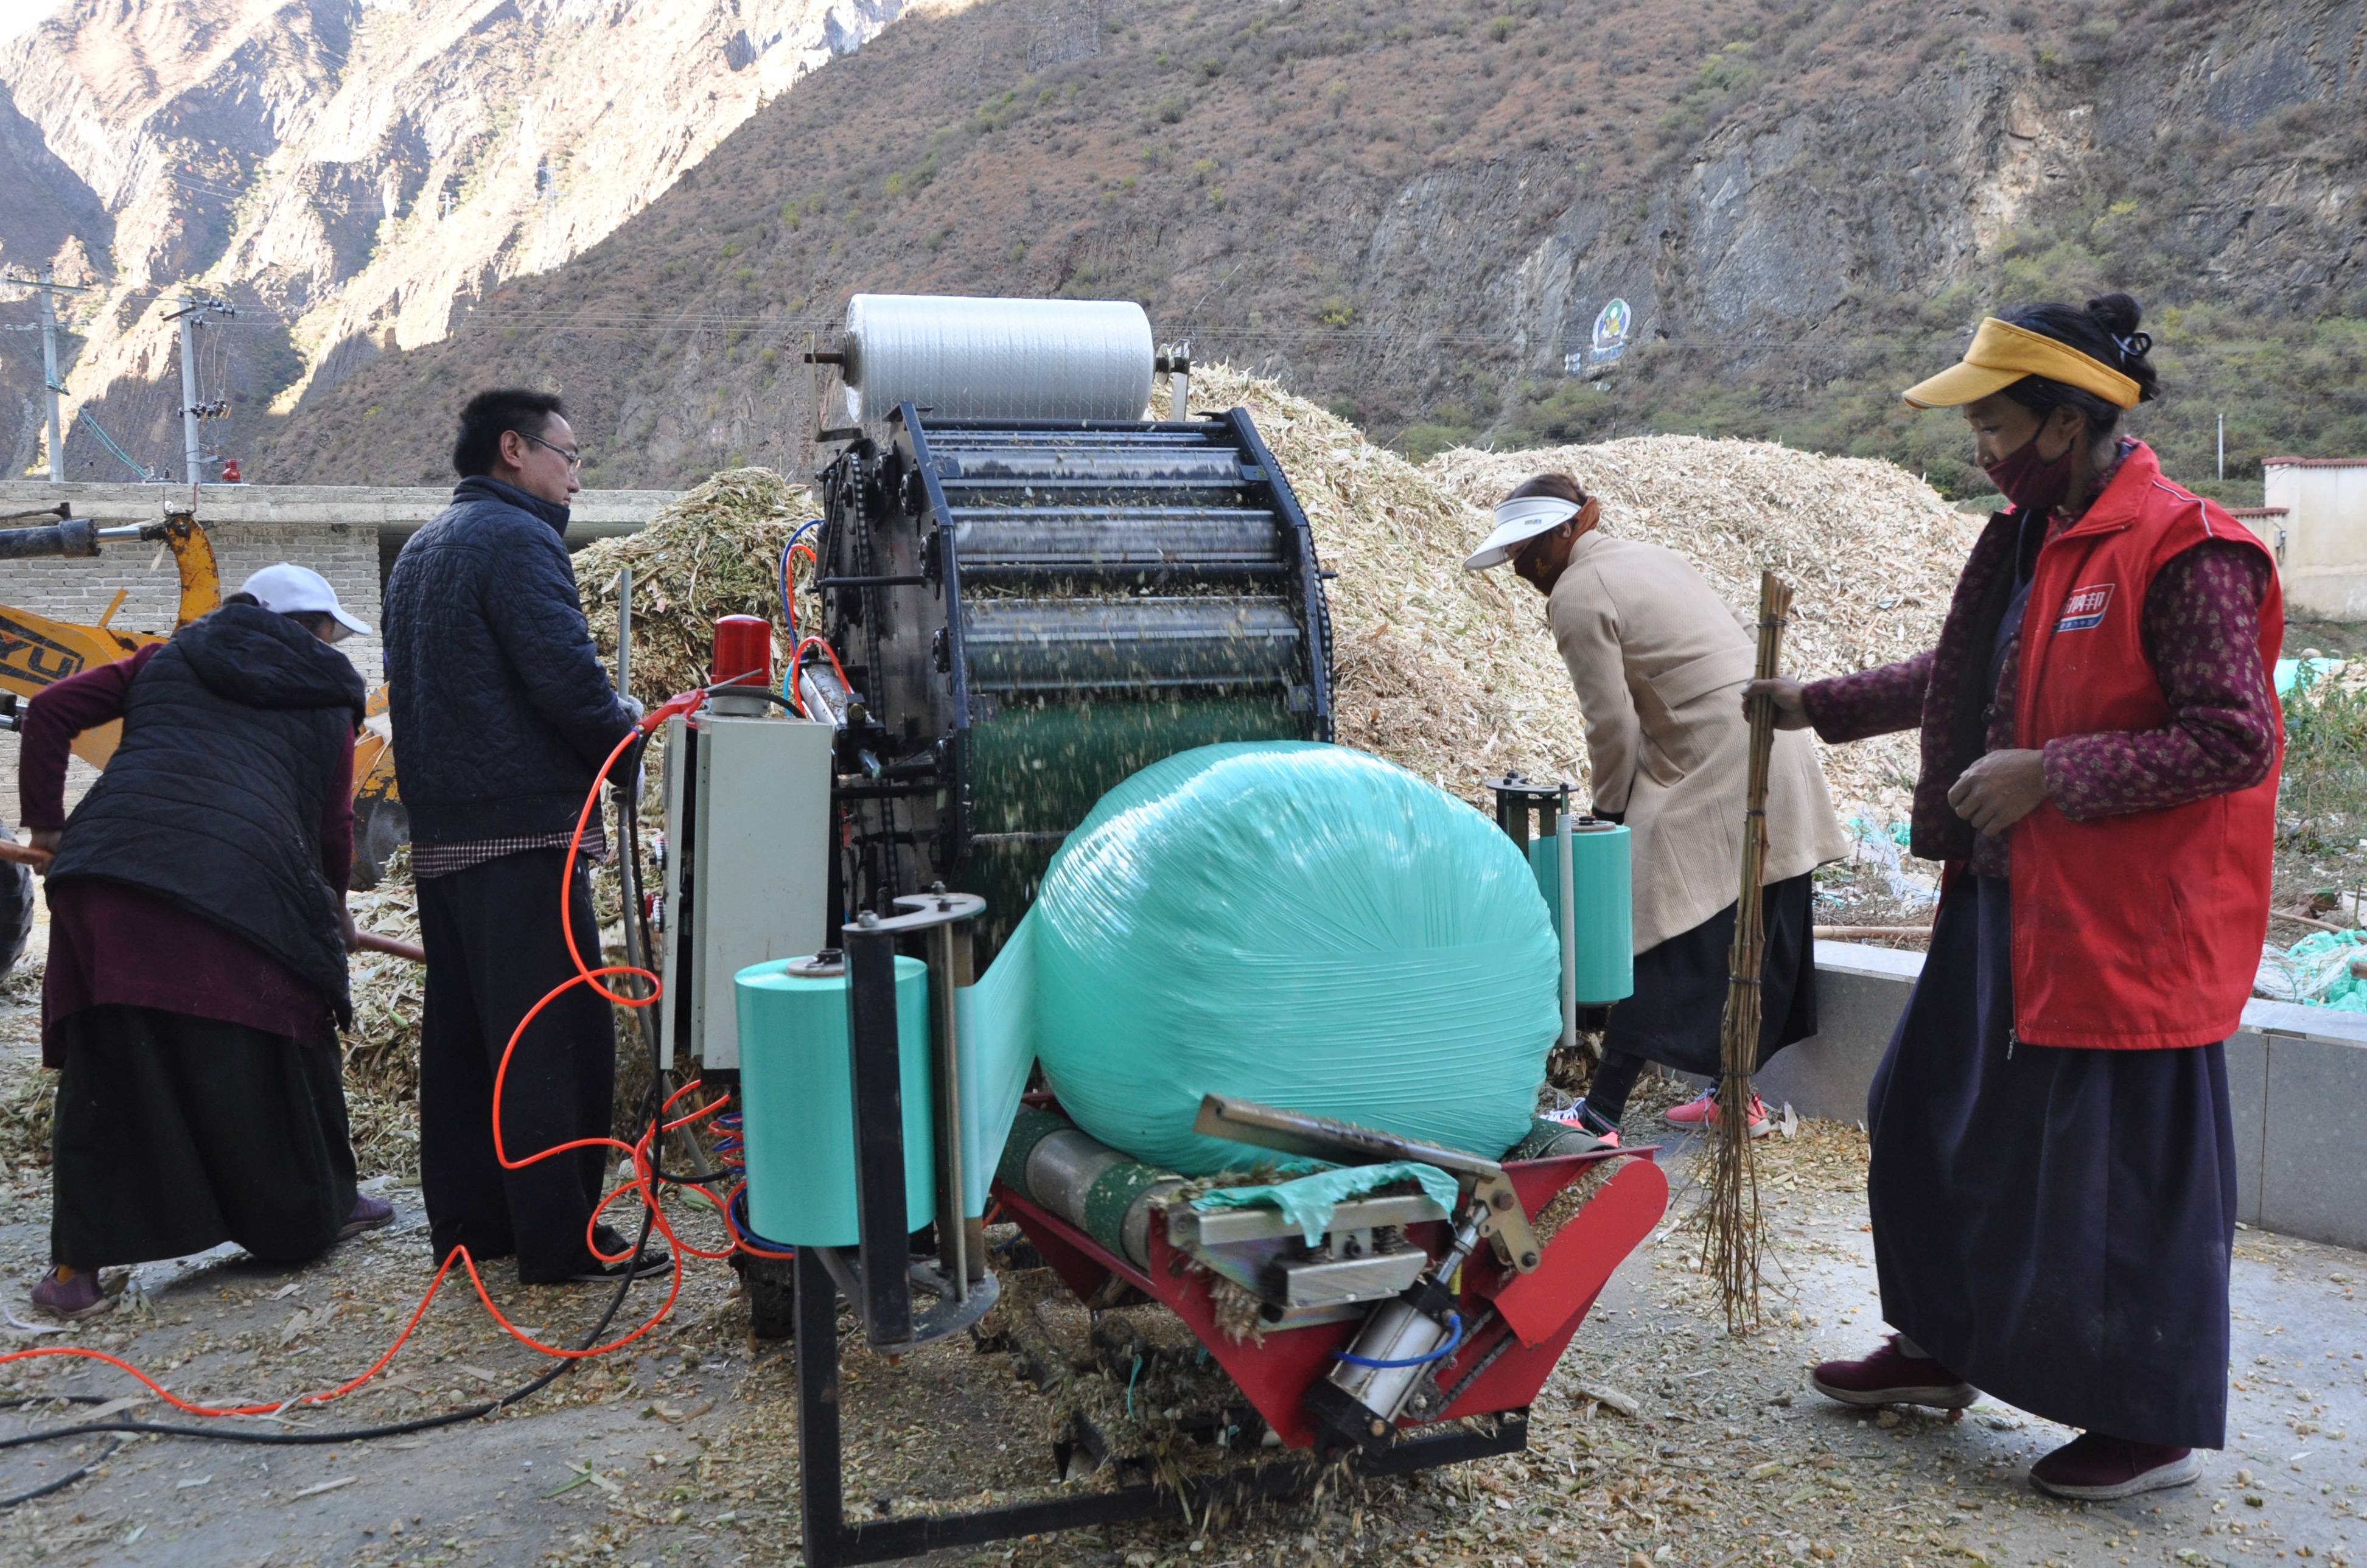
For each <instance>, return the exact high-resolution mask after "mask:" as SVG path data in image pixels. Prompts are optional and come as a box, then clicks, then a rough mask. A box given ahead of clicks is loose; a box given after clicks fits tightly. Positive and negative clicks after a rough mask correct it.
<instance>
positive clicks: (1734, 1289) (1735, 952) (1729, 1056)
mask: <svg viewBox="0 0 2367 1568" xmlns="http://www.w3.org/2000/svg"><path fill="white" fill-rule="evenodd" d="M1791 611H1792V589H1791V585H1790V584H1789V583H1787V582H1785V581H1784V580H1783V579H1781V578H1779V577H1777V576H1776V575H1775V574H1774V573H1773V572H1772V571H1766V572H1761V573H1760V576H1759V667H1758V675H1759V678H1760V679H1761V680H1762V681H1763V680H1767V679H1770V678H1771V677H1772V676H1773V675H1774V674H1775V671H1776V668H1777V666H1778V664H1779V663H1780V661H1781V657H1782V653H1783V646H1784V621H1785V619H1786V618H1787V617H1788V616H1789V615H1790V614H1791ZM1774 745H1775V707H1774V705H1773V704H1772V703H1770V702H1769V701H1768V700H1767V699H1766V698H1764V697H1753V698H1752V699H1751V700H1750V773H1749V775H1748V781H1747V783H1746V784H1745V790H1746V802H1747V803H1746V806H1745V807H1744V811H1743V818H1742V886H1741V888H1740V890H1739V892H1738V894H1737V896H1736V898H1735V905H1734V946H1733V948H1732V949H1731V950H1730V952H1729V953H1727V987H1726V1019H1725V1024H1724V1027H1723V1029H1722V1030H1721V1032H1720V1042H1719V1043H1720V1054H1719V1063H1718V1066H1719V1073H1718V1087H1717V1125H1716V1128H1715V1129H1714V1136H1713V1138H1712V1140H1711V1143H1710V1151H1709V1153H1710V1179H1709V1200H1708V1202H1707V1205H1706V1207H1705V1208H1704V1213H1703V1218H1702V1260H1701V1261H1702V1272H1703V1273H1704V1274H1708V1275H1710V1276H1711V1277H1712V1278H1714V1279H1716V1280H1717V1285H1718V1293H1719V1295H1720V1296H1721V1297H1722V1298H1723V1300H1724V1302H1725V1305H1726V1326H1727V1332H1729V1333H1733V1334H1744V1333H1748V1332H1750V1330H1752V1329H1755V1328H1757V1327H1758V1326H1759V1243H1760V1236H1761V1215H1760V1212H1759V1169H1758V1164H1757V1161H1756V1158H1755V1156H1753V1154H1752V1151H1751V1145H1750V1075H1751V1073H1752V1072H1753V1071H1754V1070H1756V1069H1757V1067H1758V1066H1759V1028H1760V999H1759V971H1760V966H1761V959H1762V958H1763V957H1764V955H1765V953H1766V951H1767V929H1766V923H1765V898H1764V893H1763V890H1762V888H1761V872H1762V871H1764V870H1765V868H1766V864H1767V766H1768V760H1769V757H1770V755H1771V753H1772V751H1773V750H1774Z"/></svg>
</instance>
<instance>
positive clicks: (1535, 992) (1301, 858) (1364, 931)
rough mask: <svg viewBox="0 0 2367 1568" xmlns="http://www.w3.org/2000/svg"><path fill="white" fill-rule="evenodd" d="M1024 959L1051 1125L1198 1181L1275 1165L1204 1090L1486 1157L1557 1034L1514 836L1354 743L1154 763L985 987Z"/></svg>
mask: <svg viewBox="0 0 2367 1568" xmlns="http://www.w3.org/2000/svg"><path fill="white" fill-rule="evenodd" d="M1013 949H1025V960H1024V961H1025V963H1027V964H1032V966H1033V969H1034V971H1035V981H1036V984H1035V1007H1034V1014H1035V1025H1034V1034H1035V1045H1036V1052H1037V1054H1038V1055H1039V1057H1040V1059H1041V1061H1042V1063H1043V1066H1044V1071H1045V1075H1046V1077H1047V1078H1048V1080H1049V1081H1050V1083H1051V1086H1052V1088H1053V1089H1054V1090H1055V1092H1057V1093H1058V1095H1059V1100H1060V1104H1061V1107H1062V1109H1064V1110H1065V1111H1067V1112H1068V1113H1069V1115H1070V1117H1071V1118H1073V1119H1074V1120H1075V1122H1076V1123H1077V1125H1078V1126H1079V1127H1081V1128H1082V1129H1083V1130H1084V1131H1085V1132H1087V1133H1089V1134H1092V1135H1093V1137H1095V1138H1097V1139H1099V1140H1101V1141H1102V1142H1103V1143H1104V1144H1107V1145H1110V1146H1111V1147H1112V1148H1115V1149H1118V1150H1122V1151H1124V1152H1125V1153H1127V1154H1129V1155H1131V1156H1134V1157H1135V1158H1137V1159H1138V1160H1142V1161H1144V1162H1146V1163H1149V1164H1151V1165H1155V1166H1160V1167H1162V1168H1166V1169H1170V1170H1174V1171H1179V1172H1182V1173H1183V1174H1184V1175H1187V1176H1195V1175H1204V1174H1206V1173H1208V1172H1210V1171H1214V1170H1217V1169H1221V1168H1227V1167H1235V1166H1251V1165H1254V1164H1256V1163H1258V1162H1260V1161H1263V1160H1270V1159H1271V1158H1272V1157H1273V1156H1272V1155H1271V1153H1270V1152H1268V1151H1263V1150H1256V1149H1251V1148H1248V1147H1246V1146H1244V1145H1239V1144H1233V1143H1229V1142H1227V1141H1224V1140H1221V1139H1216V1138H1206V1137H1203V1136H1201V1135H1199V1134H1195V1133H1194V1132H1193V1131H1192V1120H1193V1118H1194V1116H1195V1114H1197V1112H1198V1110H1199V1106H1200V1100H1201V1097H1202V1096H1203V1095H1205V1094H1208V1093H1212V1092H1214V1093H1223V1094H1229V1095H1239V1096H1242V1097H1244V1098H1247V1099H1250V1100H1261V1101H1263V1102H1265V1103H1267V1104H1271V1105H1278V1106H1285V1107H1287V1108H1289V1109H1291V1110H1295V1111H1312V1112H1315V1113H1318V1114H1320V1115H1327V1116H1338V1117H1344V1118H1346V1119H1347V1120H1349V1121H1352V1122H1363V1123H1365V1125H1367V1126H1373V1127H1379V1128H1382V1129H1384V1130H1386V1131H1388V1132H1393V1133H1398V1134H1403V1135H1405V1136H1408V1137H1416V1138H1424V1139H1429V1140H1432V1141H1434V1142H1437V1143H1440V1144H1444V1145H1449V1146H1451V1147H1455V1148H1461V1149H1467V1150H1470V1151H1473V1152H1475V1153H1478V1154H1483V1155H1486V1156H1490V1157H1493V1156H1497V1155H1499V1154H1501V1153H1502V1152H1503V1150H1504V1149H1506V1148H1507V1147H1509V1146H1510V1145H1512V1144H1514V1143H1516V1142H1518V1141H1519V1140H1520V1138H1521V1137H1522V1136H1523V1134H1526V1133H1527V1131H1528V1130H1529V1122H1530V1118H1531V1112H1532V1111H1533V1109H1534V1108H1535V1103H1536V1090H1537V1086H1538V1084H1539V1083H1540V1082H1541V1081H1542V1080H1543V1078H1544V1077H1545V1063H1546V1052H1547V1051H1548V1050H1549V1049H1551V1047H1552V1045H1553V1043H1554V1041H1555V1039H1556V1037H1557V1035H1558V1033H1559V1032H1560V1006H1559V1001H1558V995H1559V987H1560V978H1559V976H1560V958H1559V952H1558V948H1557V939H1556V937H1555V935H1554V931H1553V929H1552V926H1551V924H1550V922H1549V921H1548V919H1547V918H1546V907H1545V904H1544V901H1543V900H1542V899H1540V898H1539V897H1537V889H1536V880H1535V877H1534V876H1532V875H1531V874H1530V872H1529V868H1528V867H1527V866H1526V865H1524V864H1523V863H1522V860H1521V853H1520V851H1519V850H1518V849H1517V848H1515V847H1514V845H1513V843H1512V840H1511V839H1509V838H1507V837H1506V836H1505V835H1504V834H1503V833H1502V832H1501V830H1499V829H1497V828H1496V827H1495V826H1494V824H1492V823H1491V822H1489V820H1488V818H1485V817H1482V816H1481V815H1480V814H1479V813H1478V812H1477V811H1475V810H1473V809H1472V808H1471V807H1469V806H1467V805H1466V804H1464V803H1463V802H1461V801H1459V800H1456V799H1455V798H1454V797H1453V796H1451V795H1447V794H1446V793H1445V792H1444V791H1442V790H1440V789H1437V788H1435V787H1434V786H1433V785H1431V784H1426V783H1424V782H1423V781H1422V780H1421V779H1419V778H1416V777H1415V776H1414V775H1413V774H1411V773H1407V772H1405V771H1404V770H1403V769H1401V768H1399V767H1396V766H1395V765H1393V764H1391V763H1388V762H1385V761H1381V760H1380V759H1379V758H1376V757H1372V756H1367V755H1365V753H1363V752H1359V751H1352V750H1346V749H1344V748H1342V747H1335V746H1322V745H1316V744H1311V743H1306V742H1290V741H1281V742H1260V743H1252V744H1238V745H1219V746H1207V747H1203V748H1200V749H1199V750H1192V751H1186V752H1183V753H1181V754H1179V755H1176V756H1172V757H1170V758H1167V759H1166V760H1164V761H1159V762H1154V763H1152V764H1151V765H1150V766H1149V767H1146V768H1144V769H1143V770H1142V771H1141V772H1139V773H1136V774H1134V775H1133V776H1132V777H1130V778H1128V779H1127V781H1126V782H1125V783H1123V784H1119V785H1118V786H1117V787H1116V788H1115V789H1113V790H1111V791H1110V792H1109V793H1108V794H1107V795H1104V797H1103V798H1102V800H1101V802H1100V804H1098V805H1097V806H1095V807H1093V812H1092V814H1091V815H1090V816H1088V817H1087V818H1085V820H1084V821H1083V822H1082V824H1080V825H1079V827H1078V828H1077V829H1076V830H1075V831H1074V832H1072V833H1071V834H1070V836H1069V839H1068V841H1067V843H1066V844H1064V845H1063V846H1062V848H1061V850H1060V852H1059V854H1058V855H1057V856H1055V857H1054V859H1053V861H1052V863H1051V866H1050V868H1049V869H1048V871H1047V872H1046V874H1045V876H1044V883H1043V887H1042V891H1041V892H1040V894H1039V895H1038V897H1037V898H1036V907H1035V908H1034V909H1032V910H1031V911H1030V912H1029V914H1028V917H1027V919H1026V920H1025V922H1024V923H1023V924H1022V926H1021V928H1020V930H1019V931H1018V932H1016V933H1015V934H1014V940H1013V942H1012V946H1011V948H1006V949H1005V951H1004V953H1003V955H1002V957H1001V958H999V959H998V960H997V961H996V968H998V969H999V968H1000V967H1001V966H1002V964H1005V963H1009V962H1011V960H1012V957H1013V951H1012V950H1013ZM993 978H994V975H993V973H992V971H990V972H989V976H988V979H989V980H991V979H993ZM985 988H986V987H985V985H984V983H981V985H980V987H979V989H980V990H984V989H985ZM1002 1125H1003V1126H1004V1127H1007V1125H1008V1122H1004V1123H1003V1124H1002ZM996 1131H997V1133H998V1134H999V1133H1000V1132H1001V1131H1002V1128H1000V1127H999V1128H997V1129H996ZM998 1141H999V1140H998Z"/></svg>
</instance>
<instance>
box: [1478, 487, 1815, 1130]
mask: <svg viewBox="0 0 2367 1568" xmlns="http://www.w3.org/2000/svg"><path fill="white" fill-rule="evenodd" d="M1602 514H1603V503H1602V502H1600V501H1599V500H1592V499H1590V498H1589V497H1588V496H1587V495H1586V493H1585V492H1584V491H1581V490H1580V488H1579V486H1578V482H1577V481H1576V480H1574V479H1571V478H1569V476H1568V475H1566V474H1540V475H1538V476H1537V477H1536V478H1535V479H1530V480H1528V481H1527V482H1525V483H1523V484H1522V485H1521V486H1520V487H1519V488H1517V489H1515V490H1514V491H1512V493H1511V494H1510V495H1508V496H1507V497H1505V499H1504V503H1503V504H1502V505H1501V506H1500V507H1499V508H1498V509H1497V523H1498V526H1497V529H1496V532H1495V533H1494V534H1493V535H1491V536H1489V540H1488V543H1487V544H1486V545H1484V546H1482V547H1481V548H1480V550H1479V552H1478V554H1477V555H1474V556H1473V557H1472V558H1470V559H1469V560H1468V561H1467V562H1466V563H1465V565H1466V567H1467V569H1468V570H1474V571H1484V570H1488V569H1489V568H1490V567H1494V566H1499V565H1501V564H1503V563H1504V562H1505V561H1508V560H1509V561H1510V562H1512V570H1514V571H1515V572H1517V573H1518V574H1519V575H1520V576H1521V577H1522V578H1523V580H1525V581H1527V582H1528V583H1529V584H1530V585H1531V586H1532V587H1534V588H1535V589H1536V590H1537V591H1538V592H1541V593H1544V594H1546V617H1547V620H1548V622H1549V623H1550V625H1551V626H1552V628H1553V634H1554V641H1555V642H1556V643H1557V644H1558V645H1559V647H1560V649H1561V656H1562V660H1563V662H1564V663H1566V664H1568V665H1569V678H1570V682H1571V683H1572V684H1573V685H1574V686H1576V687H1577V689H1578V700H1579V705H1580V709H1581V711H1582V713H1583V715H1584V717H1585V720H1586V744H1587V750H1588V752H1589V753H1590V755H1591V759H1592V772H1593V784H1594V807H1593V809H1594V814H1595V815H1596V816H1597V817H1603V818H1610V819H1611V820H1613V821H1616V822H1624V823H1625V824H1626V827H1627V831H1628V834H1629V836H1630V848H1631V850H1632V852H1633V856H1634V864H1635V888H1636V895H1635V897H1636V992H1635V995H1634V996H1633V997H1632V998H1629V999H1628V1000H1626V1001H1625V1002H1622V1003H1620V1004H1619V1005H1618V1006H1617V1007H1615V1008H1614V1009H1613V1010H1612V1013H1611V1024H1610V1028H1609V1030H1608V1031H1607V1032H1606V1033H1605V1034H1604V1036H1603V1066H1602V1067H1601V1068H1600V1070H1598V1071H1597V1073H1596V1074H1595V1077H1594V1082H1593V1085H1592V1086H1591V1088H1590V1089H1588V1091H1587V1096H1586V1099H1585V1100H1583V1101H1582V1102H1580V1105H1579V1106H1578V1107H1577V1108H1576V1110H1575V1111H1574V1112H1572V1113H1569V1114H1567V1115H1566V1117H1565V1119H1566V1120H1575V1121H1576V1122H1578V1123H1579V1124H1580V1125H1582V1126H1584V1127H1586V1128H1587V1129H1588V1130H1589V1131H1590V1132H1592V1133H1593V1134H1595V1135H1596V1136H1598V1137H1604V1138H1608V1139H1611V1140H1613V1141H1615V1140H1616V1138H1617V1136H1618V1132H1619V1121H1620V1117H1621V1116H1622V1114H1623V1113H1624V1112H1625V1110H1626V1104H1627V1094H1628V1091H1629V1089H1632V1088H1633V1087H1634V1085H1635V1082H1636V1078H1637V1075H1638V1074H1639V1073H1640V1072H1641V1071H1642V1069H1643V1066H1644V1064H1645V1063H1646V1062H1648V1061H1651V1062H1658V1063H1660V1064H1661V1065H1662V1066H1669V1067H1674V1068H1676V1069H1678V1070H1680V1071H1682V1072H1688V1073H1700V1074H1707V1075H1711V1076H1715V1075H1716V1072H1717V1070H1718V1057H1719V1043H1718V1035H1719V1025H1720V1021H1721V1018H1722V1016H1723V1012H1724V1009H1725V1004H1726V993H1727V947H1728V945H1729V943H1730V942H1732V940H1733V937H1734V903H1735V899H1734V893H1735V887H1734V881H1735V874H1736V873H1737V871H1738V869H1739V868H1740V866H1741V863H1742V822H1743V778H1744V773H1745V771H1746V764H1745V752H1746V750H1747V748H1748V745H1749V739H1750V728H1749V725H1748V723H1747V721H1746V720H1745V718H1744V716H1743V708H1742V703H1741V700H1740V698H1741V692H1742V688H1743V686H1744V685H1745V684H1746V683H1747V682H1749V681H1750V676H1751V671H1752V666H1753V663H1754V661H1755V651H1754V649H1753V646H1752V642H1751V638H1750V634H1749V633H1747V632H1746V631H1744V629H1743V627H1742V625H1741V623H1740V622H1739V621H1738V620H1737V619H1736V618H1735V615H1734V613H1733V611H1731V610H1730V609H1728V608H1727V604H1726V602H1725V601H1724V600H1722V599H1720V598H1719V597H1718V595H1717V591H1716V589H1714V588H1712V587H1711V586H1710V585H1709V582H1708V581H1707V580H1706V579H1705V578H1704V577H1703V576H1702V574H1701V573H1700V572H1698V571H1696V570H1693V567H1692V566H1690V565H1688V564H1687V563H1686V562H1685V560H1684V559H1683V558H1682V557H1681V556H1679V555H1677V554H1676V553H1675V552H1674V551H1672V550H1668V549H1663V548H1662V547H1659V546H1658V545H1647V544H1643V543H1640V542H1638V541H1636V540H1633V539H1620V538H1614V537H1610V536H1605V535H1603V534H1602V533H1600V532H1598V531H1597V530H1596V525H1597V524H1598V523H1599V522H1600V521H1601V519H1602ZM1848 848H1849V844H1848V840H1846V839H1845V838H1844V837H1843V836H1842V833H1841V829H1840V822H1839V821H1838V820H1837V819H1836V818H1834V816H1833V806H1832V801H1831V799H1830V797H1829V796H1828V795H1827V794H1826V793H1825V780H1824V775H1823V774H1822V773H1820V772H1819V771H1818V767H1817V758H1816V753H1815V750H1813V749H1812V748H1811V747H1810V745H1809V744H1808V741H1807V738H1806V736H1804V735H1800V734H1797V733H1784V734H1779V735H1777V736H1776V738H1775V751H1774V759H1773V765H1772V772H1771V773H1770V777H1769V782H1768V795H1767V864H1766V888H1767V891H1766V919H1767V948H1766V958H1765V962H1764V964H1763V965H1762V967H1761V971H1760V976H1761V987H1763V988H1762V990H1761V1017H1762V1018H1763V1019H1764V1021H1765V1022H1764V1025H1763V1032H1762V1034H1761V1041H1760V1060H1761V1062H1764V1061H1765V1060H1766V1059H1767V1058H1768V1057H1769V1056H1771V1055H1774V1053H1775V1052H1777V1051H1779V1050H1781V1049H1783V1048H1784V1046H1786V1045H1788V1044H1790V1043H1793V1042H1794V1041H1795V1040H1803V1039H1806V1037H1807V1036H1809V1035H1811V1034H1814V1033H1815V1032H1817V976H1816V955H1815V942H1814V940H1813V937H1812V929H1811V919H1810V914H1809V886H1808V882H1809V873H1810V872H1812V871H1813V870H1815V868H1816V867H1817V866H1818V865H1820V864H1822V863H1825V862H1827V861H1832V860H1839V859H1840V857H1841V856H1842V855H1843V854H1844V853H1846V852H1847V851H1848ZM1750 1110H1751V1129H1750V1130H1751V1132H1752V1134H1754V1135H1755V1134H1759V1133H1761V1132H1763V1131H1765V1129H1766V1116H1765V1111H1764V1107H1763V1106H1761V1104H1760V1103H1759V1102H1758V1101H1757V1100H1755V1099H1754V1100H1752V1102H1751V1108H1750ZM1668 1118H1669V1120H1670V1122H1674V1123H1676V1124H1678V1125H1680V1126H1697V1125H1700V1124H1702V1123H1704V1122H1711V1121H1715V1120H1716V1104H1715V1102H1714V1100H1712V1098H1711V1097H1710V1096H1708V1095H1704V1096H1703V1097H1702V1098H1701V1099H1699V1100H1694V1101H1693V1102H1692V1103H1691V1104H1688V1105H1682V1106H1679V1107H1677V1108H1676V1109H1675V1110H1672V1111H1670V1112H1669V1113H1668Z"/></svg>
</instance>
